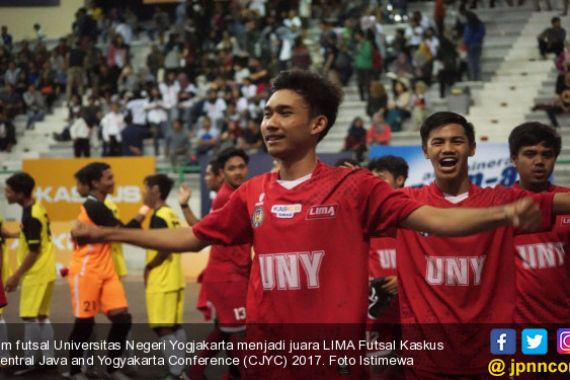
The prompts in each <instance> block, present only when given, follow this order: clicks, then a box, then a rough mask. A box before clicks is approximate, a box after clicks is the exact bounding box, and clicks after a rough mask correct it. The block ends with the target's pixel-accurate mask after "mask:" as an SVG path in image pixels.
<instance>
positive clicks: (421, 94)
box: [411, 81, 428, 131]
mask: <svg viewBox="0 0 570 380" xmlns="http://www.w3.org/2000/svg"><path fill="white" fill-rule="evenodd" d="M426 89H427V86H426V84H425V83H424V82H422V81H418V82H416V83H415V86H414V94H413V95H412V116H411V119H412V130H414V131H419V130H420V127H421V126H422V124H423V122H424V120H425V119H426V118H427V116H428V110H427V108H428V107H427V99H426V98H427V97H426Z"/></svg>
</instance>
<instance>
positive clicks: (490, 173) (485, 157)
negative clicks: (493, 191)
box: [370, 144, 518, 187]
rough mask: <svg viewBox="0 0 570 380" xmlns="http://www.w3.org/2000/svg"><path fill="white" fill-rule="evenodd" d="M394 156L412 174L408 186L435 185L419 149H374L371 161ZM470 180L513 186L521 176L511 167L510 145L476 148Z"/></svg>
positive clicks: (492, 184)
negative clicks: (404, 163)
mask: <svg viewBox="0 0 570 380" xmlns="http://www.w3.org/2000/svg"><path fill="white" fill-rule="evenodd" d="M387 155H394V156H399V157H402V158H403V159H404V160H406V162H407V163H408V165H409V167H410V170H409V174H408V180H407V181H406V186H411V187H419V186H423V185H427V184H430V183H432V182H433V181H434V179H435V178H434V171H433V167H432V165H431V162H430V160H428V159H427V158H425V157H424V153H423V151H422V147H421V146H420V145H403V146H375V147H372V148H371V149H370V159H373V158H377V157H381V156H387ZM469 179H470V180H471V182H473V183H474V184H476V185H479V186H483V187H485V186H495V185H503V186H512V185H513V184H514V183H515V181H516V180H517V179H518V173H517V171H516V169H515V168H514V166H513V165H512V163H511V159H510V156H509V146H508V145H507V144H477V150H476V151H475V156H473V157H470V158H469Z"/></svg>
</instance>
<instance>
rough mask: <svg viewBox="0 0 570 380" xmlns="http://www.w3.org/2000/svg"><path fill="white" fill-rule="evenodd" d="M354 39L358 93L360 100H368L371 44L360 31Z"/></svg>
mask: <svg viewBox="0 0 570 380" xmlns="http://www.w3.org/2000/svg"><path fill="white" fill-rule="evenodd" d="M355 38H356V57H355V60H354V67H355V69H356V78H357V83H358V93H359V94H360V100H362V101H364V100H367V99H368V95H369V92H368V90H369V88H370V79H371V78H370V77H371V74H372V44H371V43H370V41H369V40H368V39H367V38H366V35H365V34H364V32H362V31H361V30H358V31H357V32H356V33H355Z"/></svg>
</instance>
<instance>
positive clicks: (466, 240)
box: [398, 183, 553, 374]
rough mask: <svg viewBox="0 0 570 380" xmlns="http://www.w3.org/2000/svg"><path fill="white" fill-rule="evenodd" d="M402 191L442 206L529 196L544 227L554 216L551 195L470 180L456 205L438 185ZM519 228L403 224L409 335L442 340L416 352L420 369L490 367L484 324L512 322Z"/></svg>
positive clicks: (403, 305) (403, 294)
mask: <svg viewBox="0 0 570 380" xmlns="http://www.w3.org/2000/svg"><path fill="white" fill-rule="evenodd" d="M402 191H404V192H405V193H406V194H408V195H409V196H410V197H411V198H413V199H415V200H417V201H419V202H423V203H425V204H428V205H431V206H435V207H442V208H452V207H470V208H479V207H491V206H499V205H503V204H507V203H510V202H513V201H515V200H517V199H520V198H524V197H526V196H531V197H533V198H534V199H535V200H536V201H537V202H538V203H539V205H540V208H541V213H542V220H543V223H542V226H541V227H542V229H543V230H544V229H548V228H550V223H551V219H552V218H551V216H552V199H553V194H551V193H542V194H534V193H527V192H524V191H521V190H518V189H513V188H506V187H503V186H497V187H495V188H489V187H486V188H481V187H479V186H475V185H471V187H470V189H469V196H468V197H467V198H466V199H464V200H463V201H461V202H459V203H451V202H449V201H448V200H447V199H445V197H444V194H443V193H442V192H441V190H440V189H439V188H438V187H437V185H436V184H435V183H434V184H431V185H429V186H425V187H422V188H406V189H403V190H402ZM514 234H515V231H514V229H513V228H512V227H510V226H506V227H499V228H497V229H495V230H489V231H484V232H480V233H477V234H474V235H470V236H464V237H451V238H450V237H438V236H431V235H427V234H425V233H420V232H416V231H412V230H407V229H399V230H398V278H399V279H400V280H401V281H400V288H399V294H400V314H401V322H402V324H403V325H405V326H403V328H402V334H403V338H404V339H411V340H414V341H417V340H424V339H425V340H426V341H427V342H438V341H439V342H443V345H444V347H443V349H442V350H439V349H437V348H434V349H433V350H423V351H421V353H420V352H417V353H416V354H418V355H419V356H420V357H421V359H420V360H416V361H415V362H414V364H415V366H417V367H418V368H419V369H423V370H428V371H435V372H439V373H450V374H452V373H453V374H478V373H487V364H488V362H489V332H488V331H487V330H486V328H487V327H489V326H491V325H490V324H503V326H504V324H510V323H512V321H513V312H514V301H515V286H514V283H515V264H514V254H513V243H514ZM475 324H478V325H479V326H475ZM486 324H487V326H485V325H486ZM482 325H483V326H482ZM484 327H485V328H484ZM408 353H409V352H408Z"/></svg>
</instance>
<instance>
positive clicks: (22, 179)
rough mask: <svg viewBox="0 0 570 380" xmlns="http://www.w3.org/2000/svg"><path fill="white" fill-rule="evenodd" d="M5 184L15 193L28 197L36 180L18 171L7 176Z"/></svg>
mask: <svg viewBox="0 0 570 380" xmlns="http://www.w3.org/2000/svg"><path fill="white" fill-rule="evenodd" d="M6 185H8V186H10V188H11V189H12V191H14V192H15V193H21V194H24V196H26V197H27V198H29V197H31V196H32V191H33V190H34V187H35V186H36V181H34V178H33V177H32V176H31V175H29V174H28V173H25V172H19V173H16V174H12V175H11V176H10V177H8V179H7V180H6Z"/></svg>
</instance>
